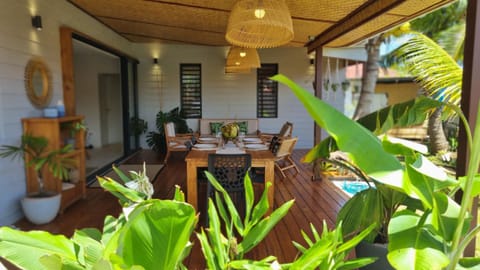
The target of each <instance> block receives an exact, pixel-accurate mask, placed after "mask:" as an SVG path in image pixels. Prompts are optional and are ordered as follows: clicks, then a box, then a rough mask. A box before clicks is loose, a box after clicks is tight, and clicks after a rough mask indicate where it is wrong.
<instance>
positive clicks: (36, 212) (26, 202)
mask: <svg viewBox="0 0 480 270" xmlns="http://www.w3.org/2000/svg"><path fill="white" fill-rule="evenodd" d="M61 198H62V195H61V194H60V193H52V194H50V196H44V195H42V196H40V195H39V194H38V193H37V194H32V195H29V196H27V197H25V198H23V199H22V200H21V205H22V209H23V213H24V214H25V217H26V218H27V219H28V220H29V221H30V222H32V223H34V224H37V225H41V224H46V223H49V222H50V221H52V220H53V219H54V218H55V217H56V216H57V213H58V210H60V201H61Z"/></svg>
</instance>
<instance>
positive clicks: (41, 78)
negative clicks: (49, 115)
mask: <svg viewBox="0 0 480 270" xmlns="http://www.w3.org/2000/svg"><path fill="white" fill-rule="evenodd" d="M25 88H26V91H27V96H28V99H29V100H30V102H31V103H32V104H33V105H34V106H35V107H37V108H40V109H41V108H44V107H46V106H47V105H48V104H49V103H50V100H51V98H52V77H51V74H50V70H49V69H48V67H47V65H46V64H45V63H44V62H43V60H42V59H41V58H39V57H34V58H32V59H30V61H28V63H27V67H26V68H25Z"/></svg>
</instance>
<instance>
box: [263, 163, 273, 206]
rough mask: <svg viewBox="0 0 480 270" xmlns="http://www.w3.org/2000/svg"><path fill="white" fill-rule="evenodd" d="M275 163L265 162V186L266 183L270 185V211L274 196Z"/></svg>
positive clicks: (268, 195)
mask: <svg viewBox="0 0 480 270" xmlns="http://www.w3.org/2000/svg"><path fill="white" fill-rule="evenodd" d="M274 164H275V162H274V161H267V162H265V184H267V183H268V182H270V183H272V185H271V186H270V188H269V189H268V194H267V197H268V203H269V205H270V211H271V209H273V196H274V194H275V179H274V178H275V167H274Z"/></svg>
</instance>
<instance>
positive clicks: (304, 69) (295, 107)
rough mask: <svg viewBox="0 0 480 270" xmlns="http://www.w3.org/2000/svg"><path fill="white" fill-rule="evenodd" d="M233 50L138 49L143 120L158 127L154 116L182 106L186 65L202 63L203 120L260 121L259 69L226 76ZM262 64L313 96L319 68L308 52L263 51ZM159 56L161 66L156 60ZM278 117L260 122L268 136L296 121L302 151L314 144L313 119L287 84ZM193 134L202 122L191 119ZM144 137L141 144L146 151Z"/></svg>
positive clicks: (153, 46) (282, 89) (281, 93)
mask: <svg viewBox="0 0 480 270" xmlns="http://www.w3.org/2000/svg"><path fill="white" fill-rule="evenodd" d="M227 51H228V47H208V46H194V45H165V44H163V45H160V44H139V45H135V52H136V55H137V56H138V57H139V60H140V64H139V66H138V76H139V78H138V79H139V104H141V105H140V110H139V114H140V117H141V118H143V119H145V120H147V121H148V122H149V130H154V129H155V115H156V114H157V113H158V112H159V111H160V110H162V111H168V110H171V109H173V108H175V107H177V106H179V105H180V78H179V72H180V71H179V69H180V64H181V63H200V64H201V65H202V117H203V118H233V119H235V118H238V119H241V118H257V107H256V106H257V104H256V102H257V99H256V76H257V75H256V70H255V69H254V70H252V71H251V73H249V74H225V72H224V67H225V58H226V54H227ZM258 52H259V55H260V61H261V62H262V63H278V69H279V72H280V73H282V74H284V75H286V76H288V77H289V78H291V79H292V80H294V81H295V82H296V83H298V84H300V85H301V86H303V87H304V88H306V89H308V90H309V91H312V92H313V86H312V81H313V79H314V72H315V71H314V67H313V65H310V63H309V59H308V55H307V51H306V48H275V49H261V50H259V51H258ZM154 57H156V58H158V65H155V64H154V63H153V58H154ZM278 101H279V104H278V118H274V119H269V118H261V119H260V120H259V128H260V130H261V131H263V132H278V131H279V130H280V128H281V126H282V124H283V123H284V122H285V121H290V122H293V126H294V129H293V135H294V136H298V138H299V141H298V144H297V148H311V147H312V146H313V120H312V119H311V118H310V116H309V115H308V114H307V112H306V110H305V109H304V108H303V106H302V105H301V104H300V102H299V101H298V100H297V98H296V97H295V96H294V95H293V94H292V92H291V91H290V90H289V89H288V88H287V87H285V86H283V85H279V94H278ZM188 124H189V126H190V127H191V128H192V129H193V130H197V129H198V120H197V119H190V120H188ZM144 137H145V136H143V137H142V139H141V142H142V146H143V147H147V146H146V143H145V139H144Z"/></svg>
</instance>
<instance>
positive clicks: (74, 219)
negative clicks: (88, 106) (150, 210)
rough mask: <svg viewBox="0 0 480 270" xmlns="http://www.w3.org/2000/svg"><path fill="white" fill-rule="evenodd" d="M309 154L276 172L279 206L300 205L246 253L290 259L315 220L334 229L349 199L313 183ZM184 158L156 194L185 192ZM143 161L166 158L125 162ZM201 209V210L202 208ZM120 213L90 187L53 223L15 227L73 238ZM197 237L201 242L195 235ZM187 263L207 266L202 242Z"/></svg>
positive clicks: (172, 164) (164, 174) (146, 154)
mask: <svg viewBox="0 0 480 270" xmlns="http://www.w3.org/2000/svg"><path fill="white" fill-rule="evenodd" d="M306 152H307V150H295V152H294V159H295V161H296V162H297V164H298V166H299V169H300V173H298V174H295V170H294V169H292V170H289V171H286V175H287V177H286V178H283V179H282V177H281V175H280V174H279V173H278V171H276V174H275V181H276V182H275V187H276V189H275V199H274V202H275V207H278V206H279V205H280V204H282V203H283V202H285V201H287V200H290V199H295V204H294V205H293V206H292V208H291V210H290V212H289V213H288V214H287V215H286V216H285V218H284V219H283V220H282V221H281V222H280V223H279V224H278V225H277V226H276V227H275V228H274V230H273V231H272V232H271V233H270V234H269V235H268V237H267V238H266V239H265V240H264V241H263V242H262V243H260V245H259V246H257V248H256V249H254V250H253V251H252V252H251V253H249V254H248V255H247V257H249V258H256V259H261V258H264V257H266V256H267V255H274V256H276V257H277V258H278V260H279V261H280V262H282V263H283V262H289V261H291V260H293V259H294V258H295V256H296V255H297V250H296V249H295V248H294V246H293V245H292V241H297V242H300V243H304V241H303V239H302V236H301V234H300V231H301V230H305V231H307V232H310V229H309V223H313V224H314V225H315V227H316V228H317V229H318V230H320V229H321V228H322V221H323V220H326V222H327V224H328V225H329V227H330V226H331V225H333V224H334V222H335V217H336V214H337V212H338V210H339V209H340V207H341V205H342V204H343V203H344V202H345V201H346V200H347V199H348V197H346V196H345V194H343V192H342V191H340V190H339V189H337V188H336V187H334V185H333V184H331V183H330V182H329V181H311V177H312V169H311V166H310V165H308V164H303V163H301V162H300V159H301V158H302V157H303V155H305V154H306ZM184 157H185V154H184V153H173V155H172V156H171V157H170V160H169V162H168V165H167V166H165V168H163V170H162V171H161V172H160V174H159V175H158V177H157V179H156V180H155V182H154V186H155V191H156V192H155V195H154V197H156V198H160V199H170V198H172V197H173V191H174V186H175V185H179V186H180V187H181V188H182V189H183V190H185V181H186V173H185V171H186V168H185V167H186V164H185V162H184V160H183V159H184ZM143 160H145V161H147V163H161V161H162V160H163V157H161V156H158V155H157V154H155V153H153V152H150V151H146V150H145V151H142V152H140V153H139V154H137V155H135V156H134V157H132V158H130V159H129V160H128V161H127V162H126V163H141V162H143ZM256 192H261V187H258V188H256ZM199 196H202V195H201V194H200V195H199ZM199 210H200V212H202V208H200V209H199ZM119 212H120V206H119V205H118V201H117V199H116V198H114V197H113V196H112V195H110V194H109V193H107V192H104V191H103V190H102V189H99V188H88V189H87V197H86V199H84V200H81V201H79V202H77V203H75V204H74V205H72V206H70V207H69V208H68V209H66V211H65V213H63V214H61V215H59V216H58V217H57V218H56V219H55V220H54V221H53V222H52V223H50V224H47V225H42V226H35V225H33V224H30V223H29V222H27V221H25V220H22V221H19V222H18V223H17V224H15V225H16V226H18V227H19V228H21V229H23V230H33V229H41V230H47V231H50V232H52V233H62V234H65V235H67V236H70V235H72V234H73V232H74V230H75V229H79V228H86V227H96V228H101V227H102V226H103V219H104V217H105V216H106V215H109V214H110V215H115V216H116V215H118V213H119ZM193 239H194V240H196V238H195V237H193ZM185 265H187V266H188V268H189V269H205V262H204V259H203V255H202V253H201V248H200V245H199V244H198V242H195V244H194V248H193V250H192V253H191V254H190V257H189V258H187V260H186V261H185Z"/></svg>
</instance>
